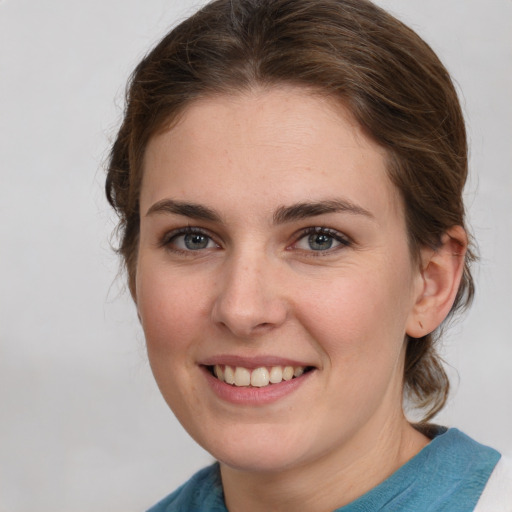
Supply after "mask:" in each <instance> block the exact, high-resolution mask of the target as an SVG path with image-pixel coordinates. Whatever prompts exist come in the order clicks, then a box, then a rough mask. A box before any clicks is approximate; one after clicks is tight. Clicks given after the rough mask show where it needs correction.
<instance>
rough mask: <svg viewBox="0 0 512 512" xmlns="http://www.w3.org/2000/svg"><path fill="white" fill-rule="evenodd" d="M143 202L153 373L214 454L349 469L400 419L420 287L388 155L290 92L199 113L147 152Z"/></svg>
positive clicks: (307, 97)
mask: <svg viewBox="0 0 512 512" xmlns="http://www.w3.org/2000/svg"><path fill="white" fill-rule="evenodd" d="M140 204H141V232H140V246H139V253H138V262H137V268H136V302H137V307H138V311H139V314H140V318H141V322H142V325H143V328H144V332H145V335H146V340H147V349H148V354H149V360H150V363H151V367H152V370H153V372H154V375H155V378H156V381H157V383H158V385H159V387H160V390H161V392H162V394H163V396H164V398H165V399H166V401H167V403H168V404H169V406H170V407H171V408H172V410H173V411H174V413H175V414H176V416H177V417H178V419H179V420H180V421H181V423H182V424H183V425H184V427H185V428H186V429H187V431H188V432H189V433H190V434H191V435H192V437H194V438H195V439H196V440H197V441H198V442H199V443H200V444H201V445H202V446H203V447H205V448H206V449H207V450H208V451H210V452H211V453H212V454H213V455H214V456H215V457H216V458H218V459H219V460H221V461H222V462H224V463H226V464H228V465H230V466H232V467H236V468H239V469H243V470H257V471H262V470H263V471H275V470H283V469H286V468H293V467H298V466H302V465H304V464H308V463H312V462H314V461H315V460H318V459H320V458H322V457H325V456H337V455H339V456H345V457H350V456H351V454H356V453H360V452H361V450H363V449H364V447H365V446H366V444H367V443H369V442H370V440H372V439H377V437H378V436H379V434H380V432H381V431H382V430H383V429H385V428H386V427H387V426H389V425H392V424H393V422H396V421H403V415H402V409H401V402H402V376H403V360H404V337H405V335H406V331H407V329H408V325H410V323H411V322H412V321H413V320H414V318H413V317H414V305H415V302H416V300H417V297H418V295H419V293H420V290H421V276H420V273H419V271H417V269H416V266H415V265H414V264H413V261H412V258H411V255H410V252H409V248H408V242H407V234H406V229H405V223H404V212H403V207H402V203H401V201H400V199H399V197H398V194H397V191H396V190H395V188H394V186H393V185H392V184H391V182H390V181H389V179H388V177H387V174H386V170H385V154H384V151H383V150H382V149H381V148H380V147H379V146H377V145H376V144H375V143H373V142H372V141H371V140H369V139H368V138H367V137H366V136H365V134H364V133H363V132H362V130H361V129H360V128H359V127H358V125H357V124H356V123H355V121H354V120H353V119H352V118H351V116H350V115H348V114H347V112H345V111H344V110H343V109H342V108H340V106H336V105H334V103H333V102H332V101H330V100H327V99H325V98H320V97H319V96H315V95H312V94H311V93H309V92H307V91H304V90H302V89H297V88H292V87H283V88H274V89H267V90H257V91H251V92H248V93H246V94H240V95H233V96H218V97H213V98H210V99H204V100H200V101H197V102H195V103H194V104H192V105H191V106H190V107H189V108H188V109H187V110H186V111H185V113H184V115H183V117H182V118H181V119H180V121H179V122H178V124H176V125H175V126H174V127H173V128H171V129H170V130H168V131H166V132H164V133H161V134H159V135H156V136H155V137H154V138H153V139H152V140H151V141H150V143H149V146H148V148H147V152H146V155H145V162H144V179H143V184H142V191H141V198H140ZM215 366H216V367H217V368H215ZM287 367H292V368H293V370H294V371H295V373H296V374H297V375H299V374H300V373H301V372H302V371H303V373H302V375H300V376H297V377H294V378H290V374H291V372H292V370H290V369H289V368H287ZM214 372H217V373H218V374H219V375H221V379H222V380H219V378H217V377H216V376H214V375H213V373H214ZM233 380H234V381H235V383H234V384H233V383H232V382H233ZM226 381H227V382H226ZM250 382H252V385H248V384H249V383H250ZM354 456H355V455H354Z"/></svg>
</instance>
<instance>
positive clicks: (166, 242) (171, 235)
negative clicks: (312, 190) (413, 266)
mask: <svg viewBox="0 0 512 512" xmlns="http://www.w3.org/2000/svg"><path fill="white" fill-rule="evenodd" d="M315 234H319V235H326V236H328V237H330V238H332V239H333V240H335V241H336V242H338V243H339V244H340V245H339V246H335V247H333V248H331V247H329V248H328V249H326V250H314V249H310V250H307V249H298V248H297V250H300V251H302V252H303V253H310V254H309V255H310V256H312V257H318V256H324V255H327V254H330V253H332V252H334V251H336V250H339V249H340V248H343V247H350V246H351V245H352V241H351V240H350V239H349V238H348V237H347V236H346V235H343V234H341V233H340V232H339V231H336V230H334V229H331V228H326V227H321V226H311V227H308V228H305V229H303V230H301V231H300V232H299V233H298V234H297V236H296V237H295V241H294V242H293V243H292V244H291V245H290V246H289V248H291V249H293V248H294V246H296V245H297V244H298V243H299V242H300V241H301V240H302V239H304V238H306V237H308V236H311V235H315ZM185 235H201V236H204V237H207V238H208V239H209V240H210V241H211V242H213V243H214V244H215V245H217V247H219V244H217V242H216V241H215V239H214V238H213V237H212V236H211V235H210V234H209V233H208V231H206V230H204V229H202V228H197V227H193V226H186V227H183V228H179V229H176V230H174V231H171V232H168V233H166V234H165V235H164V236H163V238H162V240H161V242H160V243H159V245H160V246H161V247H165V248H167V249H168V250H171V251H173V252H177V253H180V254H187V253H194V252H197V253H199V252H201V250H204V249H197V250H195V251H194V250H193V249H181V248H178V247H175V246H173V244H172V242H173V241H175V240H176V239H177V238H179V237H181V236H185ZM205 249H206V248H205Z"/></svg>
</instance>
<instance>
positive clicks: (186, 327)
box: [137, 265, 207, 356]
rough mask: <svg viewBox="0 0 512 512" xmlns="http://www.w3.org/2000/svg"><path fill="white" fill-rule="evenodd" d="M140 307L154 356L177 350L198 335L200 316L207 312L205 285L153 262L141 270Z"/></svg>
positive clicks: (145, 331) (138, 289)
mask: <svg viewBox="0 0 512 512" xmlns="http://www.w3.org/2000/svg"><path fill="white" fill-rule="evenodd" d="M203 285H204V283H203ZM137 308H138V312H139V315H140V318H141V322H142V327H143V329H144V333H145V336H146V343H147V346H148V352H149V354H150V356H151V354H152V353H153V352H155V353H158V355H166V354H168V353H175V352H176V351H178V350H180V349H181V348H183V347H184V346H186V345H187V344H188V343H189V342H190V340H191V339H193V338H194V336H195V334H197V332H196V331H198V329H199V328H198V324H199V323H200V321H199V318H202V317H205V316H206V309H207V308H206V306H205V296H204V287H203V286H201V283H198V282H196V280H194V279H191V278H189V277H188V276H187V277H186V278H180V276H179V275H178V276H177V275H173V276H170V275H167V274H166V272H164V271H159V270H158V267H157V266H156V265H154V266H151V265H150V266H149V270H148V268H147V267H146V268H142V269H141V271H140V272H139V274H138V278H137Z"/></svg>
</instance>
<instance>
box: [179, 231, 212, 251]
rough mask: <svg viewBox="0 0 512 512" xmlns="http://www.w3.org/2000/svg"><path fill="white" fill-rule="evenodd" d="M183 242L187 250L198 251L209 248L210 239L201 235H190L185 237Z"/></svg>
mask: <svg viewBox="0 0 512 512" xmlns="http://www.w3.org/2000/svg"><path fill="white" fill-rule="evenodd" d="M183 241H184V243H185V247H186V248H187V249H189V250H191V251H197V250H198V249H205V248H206V247H207V246H208V242H209V238H208V237H207V236H206V235H202V234H201V233H189V234H187V235H185V236H184V238H183Z"/></svg>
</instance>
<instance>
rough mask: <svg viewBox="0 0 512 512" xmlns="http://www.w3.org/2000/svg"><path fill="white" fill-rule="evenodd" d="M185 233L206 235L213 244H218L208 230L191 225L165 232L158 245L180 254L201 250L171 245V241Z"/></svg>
mask: <svg viewBox="0 0 512 512" xmlns="http://www.w3.org/2000/svg"><path fill="white" fill-rule="evenodd" d="M185 235H201V236H204V237H207V238H208V239H209V240H210V241H212V242H213V243H214V244H215V245H217V246H218V245H219V244H217V242H215V240H214V238H213V237H212V236H211V235H210V234H209V233H208V231H206V230H204V229H202V228H196V227H193V226H186V227H183V228H179V229H175V230H173V231H170V232H168V233H166V234H165V235H164V236H163V238H162V240H161V242H160V243H159V245H160V247H165V248H166V249H168V250H170V251H173V252H177V253H180V254H187V253H193V252H196V253H197V252H200V251H201V250H200V249H198V250H195V251H194V250H193V249H180V248H178V247H174V246H173V244H172V242H173V241H175V240H176V239H177V238H178V237H180V236H185Z"/></svg>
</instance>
